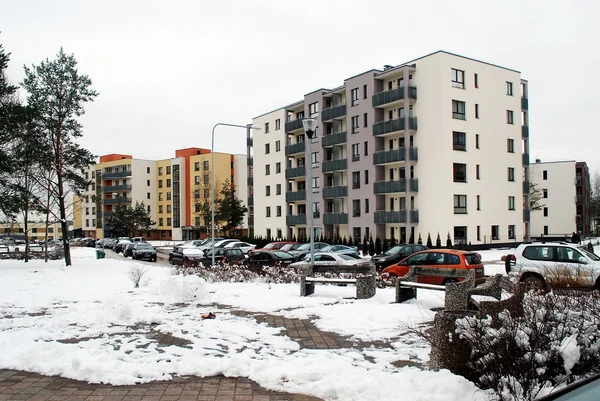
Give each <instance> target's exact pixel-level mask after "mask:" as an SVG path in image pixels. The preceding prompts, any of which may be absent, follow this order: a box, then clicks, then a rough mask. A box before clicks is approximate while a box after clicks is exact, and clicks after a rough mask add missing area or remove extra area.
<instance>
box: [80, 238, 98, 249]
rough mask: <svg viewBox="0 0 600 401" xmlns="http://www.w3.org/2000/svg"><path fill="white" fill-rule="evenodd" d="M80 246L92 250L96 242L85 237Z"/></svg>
mask: <svg viewBox="0 0 600 401" xmlns="http://www.w3.org/2000/svg"><path fill="white" fill-rule="evenodd" d="M81 245H82V246H87V247H90V248H94V247H95V246H96V240H95V239H94V238H92V237H86V238H83V239H82V240H81Z"/></svg>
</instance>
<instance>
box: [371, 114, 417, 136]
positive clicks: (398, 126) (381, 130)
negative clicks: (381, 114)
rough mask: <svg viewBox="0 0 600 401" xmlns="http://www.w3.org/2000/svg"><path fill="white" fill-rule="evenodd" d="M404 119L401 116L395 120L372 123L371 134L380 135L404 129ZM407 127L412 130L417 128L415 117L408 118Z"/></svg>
mask: <svg viewBox="0 0 600 401" xmlns="http://www.w3.org/2000/svg"><path fill="white" fill-rule="evenodd" d="M404 120H405V118H404V117H402V118H397V119H395V120H388V121H380V122H378V123H375V124H373V135H374V136H382V135H388V134H392V133H395V132H400V131H404ZM408 129H409V130H412V131H415V130H416V129H417V117H409V118H408Z"/></svg>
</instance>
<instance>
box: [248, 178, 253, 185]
mask: <svg viewBox="0 0 600 401" xmlns="http://www.w3.org/2000/svg"><path fill="white" fill-rule="evenodd" d="M253 185H254V177H252V176H250V177H248V186H249V187H251V186H253Z"/></svg>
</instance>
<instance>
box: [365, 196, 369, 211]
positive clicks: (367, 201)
mask: <svg viewBox="0 0 600 401" xmlns="http://www.w3.org/2000/svg"><path fill="white" fill-rule="evenodd" d="M365 213H369V200H368V199H365Z"/></svg>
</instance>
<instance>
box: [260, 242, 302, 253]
mask: <svg viewBox="0 0 600 401" xmlns="http://www.w3.org/2000/svg"><path fill="white" fill-rule="evenodd" d="M297 244H298V243H297V242H293V241H276V242H269V243H268V244H267V245H265V246H264V247H262V248H259V249H253V250H251V251H250V252H249V253H254V252H258V251H277V250H281V248H283V247H284V246H285V245H297ZM298 246H300V245H299V244H298Z"/></svg>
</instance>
